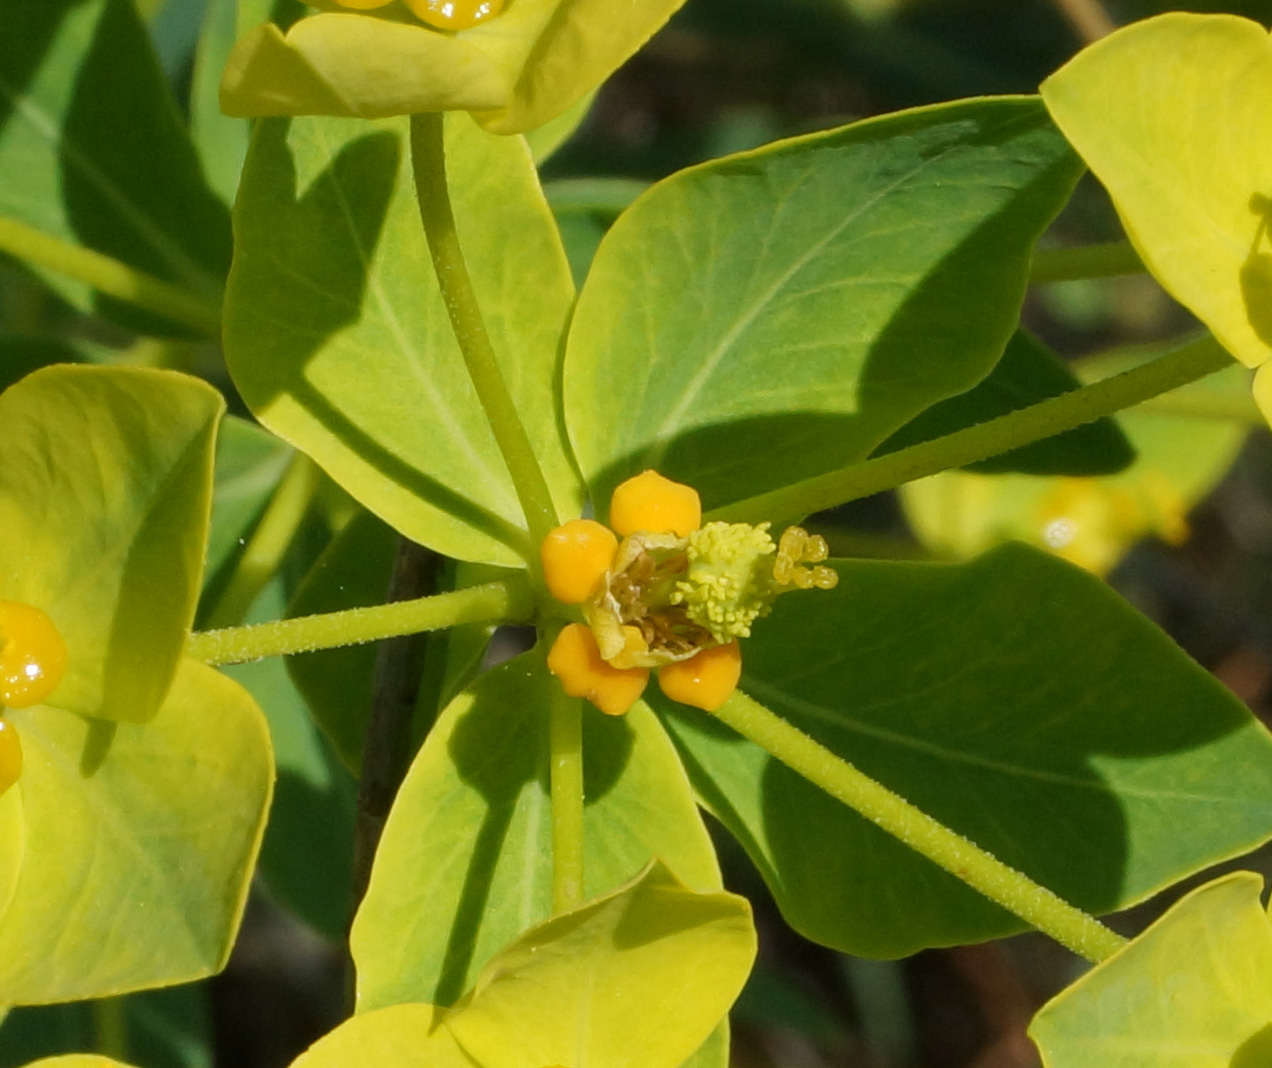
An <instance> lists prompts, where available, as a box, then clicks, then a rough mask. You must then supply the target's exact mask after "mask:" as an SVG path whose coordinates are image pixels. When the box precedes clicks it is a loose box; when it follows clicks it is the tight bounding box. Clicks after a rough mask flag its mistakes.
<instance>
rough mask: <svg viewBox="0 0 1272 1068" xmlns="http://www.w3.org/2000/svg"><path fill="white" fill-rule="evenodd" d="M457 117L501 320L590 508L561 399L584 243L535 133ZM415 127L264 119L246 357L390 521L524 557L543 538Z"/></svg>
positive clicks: (571, 500) (523, 380)
mask: <svg viewBox="0 0 1272 1068" xmlns="http://www.w3.org/2000/svg"><path fill="white" fill-rule="evenodd" d="M447 128H448V136H447V154H448V165H449V173H450V181H451V188H452V190H453V197H454V200H455V213H456V220H457V225H458V228H459V233H460V237H461V240H462V241H463V243H464V254H465V256H466V258H467V261H468V266H469V270H470V272H471V274H472V275H473V282H474V285H475V287H476V292H477V298H478V300H479V302H480V304H481V307H482V311H483V314H484V317H485V321H486V326H487V328H488V329H489V331H490V335H491V338H492V340H493V343H494V346H495V350H496V354H497V356H498V358H499V360H500V364H501V367H502V370H503V373H504V376H505V378H506V379H507V380H508V384H509V388H510V390H511V392H512V395H513V397H514V399H515V400H516V401H517V403H518V406H519V409H520V412H521V418H522V420H523V422H524V423H525V424H526V429H527V431H528V432H529V434H530V437H531V440H532V441H533V442H534V444H535V447H536V449H537V450H538V453H539V458H540V461H541V462H542V464H543V466H544V468H545V471H546V474H547V477H548V480H549V483H550V485H551V487H552V490H553V494H554V496H555V498H556V503H557V506H558V508H559V509H560V511H561V513H562V514H577V511H578V507H579V506H578V500H577V496H578V490H577V487H576V485H575V483H576V481H577V479H576V477H575V476H574V474H573V473H572V469H571V466H570V462H569V461H568V459H567V458H566V452H565V447H564V444H563V442H562V441H561V436H560V432H559V429H558V420H557V415H556V412H555V405H554V400H553V398H554V387H553V382H554V376H555V374H556V366H557V349H558V343H559V338H560V334H561V331H562V329H563V326H564V323H565V318H566V315H567V313H568V311H569V308H570V302H571V300H572V299H573V284H572V283H571V281H570V274H569V267H568V265H567V263H566V260H565V255H564V253H563V252H562V250H561V247H560V242H559V240H558V237H557V233H556V229H555V227H554V226H553V224H552V219H551V215H550V213H549V211H548V208H547V206H546V204H545V203H544V201H543V195H542V193H541V191H540V190H539V185H538V179H537V177H536V176H535V172H534V168H533V164H532V162H531V160H530V157H529V154H528V153H527V150H526V148H525V145H524V144H523V143H522V142H521V141H519V140H517V139H507V138H496V137H492V136H490V135H488V134H484V133H482V132H481V131H480V130H478V129H477V128H476V127H475V126H474V125H473V124H472V122H471V121H470V120H469V119H467V118H466V117H465V116H462V115H459V116H452V117H450V118H449V119H448V122H447ZM406 130H407V124H406V121H405V120H398V121H389V122H385V123H379V124H375V125H371V124H367V123H363V122H349V121H340V120H336V119H297V120H294V121H292V122H291V123H290V124H289V123H287V122H284V121H282V120H277V121H270V122H263V123H260V124H258V128H257V131H256V134H255V138H254V143H253V146H252V149H251V151H250V153H249V156H248V161H247V166H246V170H245V174H244V180H243V181H244V185H243V192H242V194H241V196H240V198H239V201H238V204H237V205H236V209H235V211H236V225H237V228H238V229H237V236H238V245H237V248H236V251H235V261H234V268H233V271H232V273H231V277H230V284H229V290H228V293H227V296H226V326H225V347H226V356H227V359H228V360H229V363H230V370H231V372H232V373H233V375H234V379H235V382H236V383H237V385H238V387H239V389H240V390H241V391H242V393H243V396H244V397H245V399H246V400H247V402H248V404H249V405H250V406H251V407H252V409H253V411H254V412H255V413H256V415H257V417H258V418H259V419H260V420H261V422H263V423H264V424H265V425H266V426H268V427H270V428H271V429H272V430H274V431H275V432H277V433H278V434H280V435H281V436H282V437H284V438H286V439H287V440H289V441H291V442H292V443H293V444H296V445H297V446H299V447H301V448H302V449H304V450H305V451H306V452H307V453H308V454H309V455H310V456H312V457H313V458H314V459H315V460H316V461H317V462H318V463H319V464H320V465H321V466H322V467H323V468H324V469H325V470H326V471H327V472H328V474H330V475H331V476H332V477H333V478H334V479H335V480H336V481H337V482H338V483H340V484H341V485H342V486H343V487H344V488H345V489H346V490H348V491H349V492H350V493H351V494H352V495H353V496H354V497H356V498H357V499H358V500H359V501H361V502H362V503H363V504H364V505H366V506H367V508H369V509H370V510H371V511H372V512H374V513H376V514H377V515H378V516H380V518H382V519H384V520H385V521H386V522H388V523H389V524H390V525H392V526H393V527H395V528H396V529H398V530H400V531H401V532H403V533H404V534H406V535H407V536H409V537H411V538H413V539H414V540H415V541H418V542H420V543H421V544H424V545H427V546H429V547H430V548H434V549H437V550H439V551H441V552H444V553H446V554H447V555H449V556H455V557H458V558H460V559H465V560H480V561H486V562H490V563H502V564H516V563H518V562H519V560H520V558H521V556H520V554H522V553H525V552H528V551H529V547H528V546H527V544H526V534H525V532H524V529H523V527H522V524H523V520H522V518H521V509H520V506H519V504H518V502H517V498H516V494H515V493H514V491H513V487H512V482H511V479H510V478H509V476H508V473H507V470H506V468H505V466H504V463H503V460H502V458H501V456H500V454H499V451H498V449H497V448H496V446H495V442H494V437H493V435H492V434H491V431H490V428H489V424H488V422H487V420H486V416H485V414H484V413H483V411H482V410H481V407H480V405H479V404H478V402H477V398H476V395H475V393H474V391H473V387H472V385H471V383H470V381H469V377H468V373H467V370H466V368H465V366H464V363H463V360H462V358H461V356H460V353H459V349H458V346H457V345H456V343H455V340H454V336H453V334H452V330H451V325H450V321H449V319H448V317H447V315H446V311H445V308H444V306H443V304H442V300H441V296H440V293H439V292H438V290H437V286H436V282H435V280H434V276H433V267H432V262H431V260H430V258H429V255H428V250H427V247H426V245H425V241H424V236H423V233H422V231H421V226H420V219H419V212H418V208H417V206H416V203H415V199H414V186H413V181H412V178H411V171H410V162H409V160H408V158H407V156H408V150H407V144H406ZM531 278H532V279H534V284H533V285H529V284H527V283H526V281H525V280H526V279H531Z"/></svg>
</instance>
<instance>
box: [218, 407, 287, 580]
mask: <svg viewBox="0 0 1272 1068" xmlns="http://www.w3.org/2000/svg"><path fill="white" fill-rule="evenodd" d="M291 459H292V450H291V449H290V448H289V447H288V446H287V444H286V443H285V442H282V441H279V440H278V438H276V437H274V435H273V434H270V433H269V432H268V431H265V430H262V429H261V428H260V427H258V426H256V425H255V424H254V423H250V422H248V421H247V420H246V419H239V418H237V417H235V416H232V415H227V416H226V417H225V418H224V419H222V420H221V429H220V432H219V433H218V434H217V439H216V467H215V478H214V489H213V491H212V522H211V525H210V526H209V528H208V552H207V564H206V567H205V573H204V581H205V583H206V584H207V585H208V586H209V587H211V586H213V585H216V584H217V579H218V578H223V577H224V576H223V575H221V574H220V572H221V571H222V568H226V567H227V566H228V565H229V564H230V563H231V562H232V561H233V560H234V559H235V558H236V556H237V553H238V550H239V549H241V548H242V547H243V544H244V542H245V540H246V538H247V536H248V534H249V533H250V532H251V530H252V527H253V525H254V524H255V523H256V521H257V519H259V518H260V514H261V512H262V511H263V510H264V508H265V506H266V505H267V504H268V503H269V499H270V497H271V496H272V494H273V492H274V490H275V488H276V487H277V486H278V481H279V479H281V478H282V477H283V472H284V471H286V470H287V465H288V464H289V463H290V462H291Z"/></svg>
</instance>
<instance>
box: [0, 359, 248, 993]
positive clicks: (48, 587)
mask: <svg viewBox="0 0 1272 1068" xmlns="http://www.w3.org/2000/svg"><path fill="white" fill-rule="evenodd" d="M223 409H224V402H223V401H222V400H221V397H220V394H218V393H217V392H216V391H215V390H213V389H212V388H211V387H209V386H207V385H205V384H204V383H202V382H200V381H199V380H198V379H194V378H190V377H188V376H185V375H179V374H174V373H172V372H167V371H149V370H140V369H136V368H123V367H119V368H99V367H67V366H59V367H50V368H46V369H45V370H43V371H38V372H36V373H35V374H33V375H30V376H29V377H27V378H25V379H23V380H22V381H21V382H19V383H18V384H17V385H16V386H12V387H11V388H10V389H8V390H6V391H5V392H4V394H2V395H0V599H4V600H12V601H22V602H24V603H26V604H31V605H35V606H36V607H37V608H40V609H41V610H42V611H44V612H45V613H46V614H47V615H48V616H49V617H50V618H51V619H52V620H53V622H54V624H56V626H57V628H58V630H59V631H60V632H61V634H62V637H63V639H64V640H65V642H66V646H67V650H68V653H69V665H68V668H67V672H66V677H65V678H64V679H63V680H62V683H61V685H60V686H59V687H58V688H57V690H56V692H55V693H54V694H53V696H52V699H51V703H52V704H54V705H56V706H57V707H59V708H65V709H69V710H71V711H73V712H78V713H80V714H82V715H86V716H97V717H101V718H103V719H113V720H124V721H129V722H140V721H143V720H146V719H149V718H150V717H151V716H152V715H153V714H154V713H155V711H156V709H158V707H159V703H160V702H161V701H162V700H163V697H164V694H165V693H166V691H167V689H168V684H169V682H170V680H171V678H172V673H173V672H174V671H175V670H176V665H177V660H178V658H179V657H180V655H181V649H182V647H183V646H184V644H185V640H186V635H187V633H188V631H189V629H190V623H191V621H192V619H193V617H194V607H195V601H196V599H197V597H198V591H199V583H200V575H201V571H202V567H203V551H204V543H205V540H206V536H207V525H208V511H209V507H210V501H211V493H212V459H213V440H214V436H215V432H216V424H217V421H218V419H219V418H220V416H221V412H222V410H223ZM2 1000H3V999H0V1001H2Z"/></svg>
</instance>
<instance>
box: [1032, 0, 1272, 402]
mask: <svg viewBox="0 0 1272 1068" xmlns="http://www.w3.org/2000/svg"><path fill="white" fill-rule="evenodd" d="M1042 96H1043V100H1044V101H1045V102H1046V104H1047V107H1048V109H1049V110H1050V111H1051V114H1052V116H1053V118H1054V119H1055V121H1056V124H1057V125H1058V126H1059V127H1060V129H1061V130H1062V131H1063V132H1064V134H1065V136H1066V137H1067V138H1069V140H1070V141H1071V142H1073V144H1074V146H1075V147H1076V148H1077V149H1078V151H1079V152H1080V153H1081V154H1082V156H1083V158H1084V159H1085V160H1086V162H1087V163H1088V165H1089V166H1090V167H1091V170H1092V171H1094V172H1095V175H1096V177H1098V178H1099V179H1100V181H1102V182H1103V183H1104V184H1105V186H1106V187H1107V188H1108V190H1109V192H1110V194H1111V195H1112V197H1113V201H1114V204H1115V205H1116V206H1117V209H1118V213H1119V214H1120V215H1121V217H1122V221H1123V223H1124V224H1125V226H1126V231H1127V233H1128V235H1129V236H1130V239H1131V242H1132V243H1133V244H1134V245H1135V248H1136V250H1137V251H1138V252H1139V254H1140V257H1141V258H1142V259H1143V261H1144V263H1145V265H1146V266H1147V267H1148V269H1149V270H1150V271H1151V272H1152V273H1153V275H1154V276H1155V277H1156V278H1157V280H1158V281H1159V282H1161V284H1162V285H1163V286H1164V287H1165V288H1166V289H1167V290H1168V291H1169V292H1170V293H1171V294H1172V295H1173V296H1174V297H1176V298H1177V299H1178V300H1179V301H1180V302H1181V303H1182V304H1184V305H1186V306H1187V307H1188V308H1189V309H1190V310H1191V311H1192V312H1193V313H1194V314H1195V315H1196V316H1197V317H1198V318H1199V319H1201V321H1202V322H1204V323H1205V324H1206V326H1208V327H1209V328H1210V330H1211V331H1212V332H1213V333H1214V335H1215V337H1216V338H1218V339H1219V341H1220V342H1221V343H1222V344H1223V346H1224V347H1225V348H1226V349H1227V350H1228V351H1229V352H1231V353H1232V354H1233V355H1234V356H1235V357H1236V358H1237V359H1239V360H1240V361H1241V362H1242V363H1244V364H1246V366H1248V367H1260V368H1261V370H1260V372H1259V374H1258V375H1257V376H1256V380H1255V399H1256V400H1257V401H1258V402H1259V405H1260V407H1261V408H1262V409H1263V412H1264V415H1265V417H1268V416H1269V415H1272V378H1269V374H1270V372H1269V371H1268V370H1267V369H1266V368H1267V366H1268V364H1267V361H1268V358H1269V357H1270V356H1272V235H1269V233H1268V219H1269V211H1272V199H1270V198H1272V38H1269V36H1268V32H1267V30H1265V29H1264V28H1263V27H1262V26H1260V25H1259V24H1258V23H1256V22H1251V21H1250V20H1249V19H1243V18H1238V17H1236V16H1234V15H1190V14H1182V13H1174V14H1168V15H1162V16H1159V17H1158V18H1153V19H1148V20H1146V21H1144V22H1140V23H1135V24H1133V25H1131V26H1128V27H1126V28H1125V29H1123V30H1120V31H1118V32H1117V33H1115V34H1112V35H1111V36H1109V37H1107V38H1105V39H1104V40H1102V41H1100V42H1098V43H1097V44H1095V45H1092V46H1091V47H1090V48H1088V49H1086V50H1085V51H1083V52H1082V53H1080V54H1079V55H1078V56H1077V57H1076V58H1075V59H1073V60H1072V61H1071V62H1070V63H1069V64H1068V65H1067V66H1065V67H1063V68H1062V69H1061V70H1060V71H1058V72H1057V73H1056V74H1054V75H1053V76H1052V77H1050V78H1049V79H1047V81H1045V82H1044V83H1043V85H1042Z"/></svg>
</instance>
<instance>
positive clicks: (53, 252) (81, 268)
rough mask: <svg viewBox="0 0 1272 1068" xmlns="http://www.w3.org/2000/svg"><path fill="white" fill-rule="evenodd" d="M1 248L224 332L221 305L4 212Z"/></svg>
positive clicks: (212, 333)
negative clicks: (10, 217) (38, 228)
mask: <svg viewBox="0 0 1272 1068" xmlns="http://www.w3.org/2000/svg"><path fill="white" fill-rule="evenodd" d="M0 252H7V253H8V254H9V255H10V256H15V257H17V258H18V259H20V260H25V261H26V262H27V263H32V264H35V265H36V266H37V267H47V268H48V269H49V270H52V271H57V272H58V274H64V275H66V276H67V277H68V278H74V279H75V280H76V281H79V282H86V283H87V284H88V285H90V286H92V287H93V288H94V289H97V290H100V291H101V292H102V293H105V294H106V295H107V296H111V297H116V298H117V299H119V300H123V301H127V302H128V303H129V304H135V305H136V306H137V307H139V308H145V309H146V311H150V312H154V313H155V314H156V315H162V316H163V317H164V318H165V319H171V320H172V321H173V322H174V323H181V324H182V325H183V326H188V327H191V328H192V329H194V330H197V331H198V332H199V333H201V334H206V335H207V336H208V337H214V338H215V337H220V336H221V306H220V303H219V302H212V301H210V300H207V299H205V298H203V297H199V296H196V295H195V294H193V293H191V292H189V291H188V290H185V289H182V288H181V287H180V286H175V285H172V284H171V283H170V282H165V281H163V280H162V279H160V278H156V277H155V276H154V275H151V274H147V273H146V272H145V271H139V270H138V269H137V268H136V267H130V266H128V264H126V263H123V262H121V261H120V260H116V259H112V258H111V257H110V256H104V255H102V253H100V252H94V251H93V250H92V249H89V248H84V246H83V245H75V244H72V243H71V242H69V241H63V240H62V239H61V238H58V237H54V236H53V235H51V234H46V233H44V232H43V231H41V230H37V229H35V228H34V227H31V226H27V225H26V224H25V223H20V222H18V221H17V220H16V219H8V218H4V217H0Z"/></svg>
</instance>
